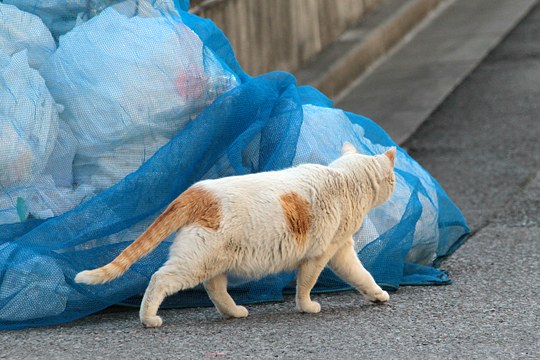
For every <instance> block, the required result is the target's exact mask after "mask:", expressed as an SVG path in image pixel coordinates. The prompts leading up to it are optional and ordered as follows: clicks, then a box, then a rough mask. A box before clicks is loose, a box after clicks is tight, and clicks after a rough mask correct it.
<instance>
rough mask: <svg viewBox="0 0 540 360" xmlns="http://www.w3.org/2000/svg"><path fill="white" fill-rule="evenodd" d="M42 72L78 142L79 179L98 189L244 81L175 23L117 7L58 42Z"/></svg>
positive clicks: (137, 163)
mask: <svg viewBox="0 0 540 360" xmlns="http://www.w3.org/2000/svg"><path fill="white" fill-rule="evenodd" d="M41 73H42V75H43V77H44V78H45V80H46V81H47V86H48V87H49V89H50V91H51V94H52V95H53V97H54V98H55V100H56V101H57V102H58V103H59V104H61V105H63V106H64V107H65V110H64V112H63V113H62V119H63V120H65V121H66V122H67V123H68V124H69V126H70V128H71V129H72V130H73V134H74V136H75V137H76V138H77V140H78V149H77V153H76V157H75V163H74V177H75V182H76V183H78V184H92V185H94V186H97V188H98V189H100V190H103V189H105V188H107V187H109V186H111V185H113V184H115V183H116V182H118V181H119V180H121V179H122V178H124V177H125V176H126V175H128V174H129V173H131V172H133V171H135V170H137V169H138V168H139V167H140V166H141V165H142V164H143V163H144V162H145V161H146V160H147V159H148V158H150V157H151V156H152V155H153V154H154V153H155V152H156V151H157V150H158V149H159V148H160V147H161V146H163V145H164V144H165V143H166V142H167V141H168V140H169V139H171V138H172V137H173V136H174V134H176V133H177V132H178V131H179V130H181V129H182V128H183V127H184V126H185V125H186V124H187V123H188V122H189V121H190V120H192V119H194V118H195V116H196V115H197V114H198V113H199V112H200V111H201V110H202V109H204V108H205V107H206V106H208V105H209V104H210V103H211V102H213V101H214V100H215V98H216V97H217V96H219V95H220V94H222V93H224V92H226V91H228V90H230V89H232V88H233V87H235V86H237V85H238V84H239V81H238V79H237V77H236V75H235V74H234V73H232V71H230V70H229V69H227V68H226V66H225V65H223V64H222V63H221V62H220V61H219V60H218V59H217V58H216V56H215V55H214V54H213V53H212V52H211V51H210V50H209V49H208V48H206V47H204V46H203V44H202V42H201V40H200V39H199V37H198V36H197V35H196V34H195V33H194V32H193V31H192V30H191V29H189V28H188V27H187V26H185V25H183V24H182V23H181V22H179V21H178V19H176V21H171V20H170V19H168V18H166V17H162V16H158V17H140V16H135V17H132V18H128V17H127V16H125V15H123V14H120V13H118V12H117V11H116V10H114V9H112V8H108V9H106V10H105V11H103V12H102V13H101V14H99V15H98V16H96V17H94V18H92V19H90V20H89V21H87V22H85V23H83V24H81V25H79V26H77V27H75V28H74V29H73V30H72V31H70V32H69V33H67V34H66V35H64V36H63V37H61V38H60V44H59V47H58V50H57V51H56V52H55V53H54V54H53V56H51V57H50V58H49V60H48V61H47V63H46V64H45V65H44V66H43V67H42V69H41Z"/></svg>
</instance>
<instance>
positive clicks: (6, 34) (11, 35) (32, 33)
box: [0, 2, 56, 69]
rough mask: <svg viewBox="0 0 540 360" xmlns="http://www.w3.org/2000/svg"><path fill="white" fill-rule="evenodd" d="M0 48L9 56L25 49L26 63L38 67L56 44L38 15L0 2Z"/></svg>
mask: <svg viewBox="0 0 540 360" xmlns="http://www.w3.org/2000/svg"><path fill="white" fill-rule="evenodd" d="M0 49H1V50H2V51H3V52H4V54H6V55H9V56H11V55H13V54H15V53H17V52H19V51H21V50H24V49H26V50H27V55H28V64H29V65H30V67H32V68H34V69H39V67H40V66H41V64H43V62H45V60H47V58H48V57H49V56H51V54H52V53H53V52H54V50H56V44H55V42H54V39H53V37H52V35H51V33H50V31H49V29H47V27H46V26H45V25H44V24H43V22H42V21H41V19H40V18H39V17H37V16H35V15H32V14H29V13H27V12H24V11H21V10H19V9H18V8H17V7H15V6H13V5H7V4H3V3H1V2H0Z"/></svg>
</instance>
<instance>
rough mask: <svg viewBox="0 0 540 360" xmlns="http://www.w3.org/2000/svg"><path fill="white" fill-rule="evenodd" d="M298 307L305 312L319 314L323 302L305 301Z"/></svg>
mask: <svg viewBox="0 0 540 360" xmlns="http://www.w3.org/2000/svg"><path fill="white" fill-rule="evenodd" d="M297 307H298V310H300V311H301V312H305V313H310V314H317V313H319V312H321V304H319V303H318V302H316V301H310V302H303V303H301V304H299V305H298V306H297Z"/></svg>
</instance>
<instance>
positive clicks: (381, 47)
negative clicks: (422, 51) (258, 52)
mask: <svg viewBox="0 0 540 360" xmlns="http://www.w3.org/2000/svg"><path fill="white" fill-rule="evenodd" d="M442 2H443V0H412V1H407V2H406V3H405V4H404V3H403V1H399V0H387V1H383V3H382V4H381V5H380V6H379V7H378V8H377V9H376V10H374V11H373V13H371V14H368V15H367V16H366V18H365V19H364V20H363V21H362V22H361V23H360V24H359V25H358V26H357V27H355V28H353V29H351V30H348V31H347V32H345V33H344V34H343V35H342V36H341V37H340V39H339V40H338V41H337V42H335V43H334V44H332V45H330V46H329V47H328V48H327V49H325V50H324V51H323V52H322V53H321V54H320V55H319V56H317V57H316V58H315V59H313V60H312V61H311V62H309V63H308V64H306V66H304V67H303V68H302V69H300V70H298V71H297V72H296V73H295V75H296V77H297V80H298V83H299V84H301V85H311V86H314V87H316V88H317V89H319V90H321V91H322V92H323V93H325V94H326V95H327V96H329V97H331V98H332V97H335V96H336V95H337V94H339V92H340V91H342V90H343V89H345V88H346V87H347V85H349V84H350V83H351V82H352V81H353V80H354V79H355V78H357V77H358V76H360V75H361V74H362V73H363V72H364V71H366V69H367V68H368V67H369V66H370V65H371V64H373V63H374V62H375V61H377V60H378V59H379V58H381V57H382V56H383V55H384V54H386V53H387V52H388V51H389V50H390V49H391V48H392V47H393V46H394V45H396V44H397V43H398V42H399V41H400V40H402V39H403V38H404V37H405V36H406V35H407V34H408V33H409V32H410V31H411V30H412V29H413V28H414V27H415V26H416V25H417V24H419V23H420V22H421V21H422V20H423V19H424V18H425V17H426V16H427V15H428V14H429V13H430V12H431V11H432V10H433V9H435V8H436V7H437V6H438V5H439V4H441V3H442Z"/></svg>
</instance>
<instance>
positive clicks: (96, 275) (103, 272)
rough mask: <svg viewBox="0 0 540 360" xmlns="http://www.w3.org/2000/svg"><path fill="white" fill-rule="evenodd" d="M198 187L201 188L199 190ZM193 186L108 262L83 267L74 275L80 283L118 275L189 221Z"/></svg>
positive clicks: (111, 278) (100, 282)
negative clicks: (90, 268) (95, 267)
mask: <svg viewBox="0 0 540 360" xmlns="http://www.w3.org/2000/svg"><path fill="white" fill-rule="evenodd" d="M201 190H202V189H201ZM194 191H200V190H195V189H193V188H191V189H188V190H187V191H186V192H184V193H183V194H182V195H180V196H179V197H178V198H176V200H174V201H173V202H172V203H171V204H170V205H169V206H168V207H167V209H165V211H164V212H163V213H162V214H161V215H160V216H159V217H158V218H157V219H156V220H155V221H154V222H153V223H152V224H151V225H150V226H149V227H148V229H146V231H145V232H143V233H142V235H141V236H139V237H138V238H137V239H136V240H135V241H134V242H133V243H131V244H130V245H129V246H128V247H127V248H125V249H124V251H122V252H121V253H120V255H118V256H117V257H116V259H114V260H113V261H112V262H110V263H109V264H107V265H105V266H103V267H100V268H98V269H94V270H85V271H81V272H80V273H78V274H77V276H75V281H76V282H78V283H84V284H91V285H96V284H103V283H106V282H109V281H111V280H114V279H116V278H118V277H120V276H122V275H123V274H124V273H125V272H126V271H127V270H128V269H129V268H130V267H131V265H133V264H134V263H135V262H136V261H137V260H139V259H140V258H142V257H143V256H145V255H147V254H148V253H150V252H151V251H152V250H154V249H155V248H156V247H157V246H158V245H159V244H160V243H161V242H162V241H163V240H164V239H165V238H166V237H167V236H169V235H170V234H171V233H172V232H173V231H175V230H178V229H179V228H181V227H182V226H184V225H186V224H187V223H189V222H192V221H193V211H192V210H193V205H194V203H195V201H194V200H197V199H194V196H193V195H194V194H193V193H194Z"/></svg>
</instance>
